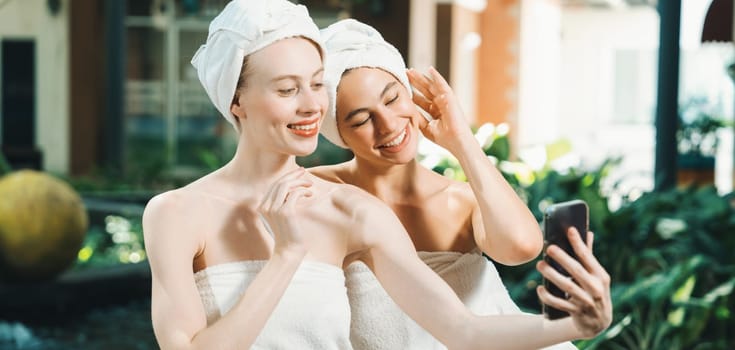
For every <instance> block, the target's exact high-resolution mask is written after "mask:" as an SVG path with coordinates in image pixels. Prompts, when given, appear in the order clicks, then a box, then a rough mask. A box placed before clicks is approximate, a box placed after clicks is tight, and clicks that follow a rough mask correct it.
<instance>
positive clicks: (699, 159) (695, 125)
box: [676, 98, 725, 185]
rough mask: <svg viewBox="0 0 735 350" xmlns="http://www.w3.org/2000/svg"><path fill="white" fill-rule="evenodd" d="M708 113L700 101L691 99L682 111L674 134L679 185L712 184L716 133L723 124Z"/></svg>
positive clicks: (707, 109)
mask: <svg viewBox="0 0 735 350" xmlns="http://www.w3.org/2000/svg"><path fill="white" fill-rule="evenodd" d="M710 110H711V108H709V107H708V105H707V101H706V99H703V98H695V99H692V100H690V101H689V102H688V103H687V104H686V105H685V106H684V108H682V113H681V115H680V116H679V127H678V129H677V132H676V139H677V148H678V157H677V163H678V168H679V173H678V182H679V184H680V185H690V184H712V183H714V180H715V155H716V154H717V146H718V144H719V138H718V135H717V132H718V130H719V129H720V128H722V127H724V126H725V123H724V122H723V121H722V120H721V119H719V118H717V117H715V114H714V113H712V112H711V111H710Z"/></svg>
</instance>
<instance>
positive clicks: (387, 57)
mask: <svg viewBox="0 0 735 350" xmlns="http://www.w3.org/2000/svg"><path fill="white" fill-rule="evenodd" d="M321 35H322V41H323V42H324V47H325V48H326V50H327V58H326V59H325V62H324V81H325V83H326V84H325V85H326V87H327V92H328V94H329V107H328V108H327V115H326V116H325V118H324V121H323V122H322V128H321V133H322V135H324V136H325V137H326V138H327V140H329V141H331V142H332V143H333V144H335V145H337V146H340V147H343V148H348V147H347V145H345V143H344V142H343V141H342V137H341V136H340V135H339V130H338V129H337V111H336V104H337V86H338V85H339V81H340V80H341V79H342V74H343V73H344V72H345V71H346V70H348V69H352V68H357V67H372V68H380V69H382V70H384V71H386V72H388V73H391V74H393V76H395V77H396V79H398V81H400V82H401V83H402V84H403V85H404V86H405V87H406V90H408V94H409V96H411V85H410V83H409V82H408V76H407V75H406V63H405V62H404V61H403V57H402V56H401V53H400V52H398V50H397V49H396V48H395V47H393V45H391V44H389V43H388V42H387V41H385V40H384V39H383V36H381V35H380V33H379V32H378V31H377V30H375V28H373V27H371V26H369V25H367V24H364V23H361V22H358V21H356V20H354V19H345V20H342V21H339V22H337V23H334V24H332V25H330V26H329V27H327V28H324V29H322V31H321Z"/></svg>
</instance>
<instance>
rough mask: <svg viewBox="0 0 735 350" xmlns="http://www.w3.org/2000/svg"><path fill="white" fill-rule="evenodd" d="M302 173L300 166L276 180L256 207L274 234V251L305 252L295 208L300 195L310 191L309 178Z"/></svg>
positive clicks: (279, 252)
mask: <svg viewBox="0 0 735 350" xmlns="http://www.w3.org/2000/svg"><path fill="white" fill-rule="evenodd" d="M304 174H306V170H305V169H304V168H302V167H299V168H298V169H297V170H294V171H291V172H288V173H286V174H285V175H283V176H282V177H281V178H280V179H278V180H276V182H274V183H273V185H271V188H270V189H269V190H268V193H266V195H265V197H263V200H262V201H261V203H260V206H259V207H258V211H259V212H260V214H261V215H262V216H263V218H264V219H265V221H266V222H267V223H268V226H269V227H270V229H271V231H272V234H273V239H274V241H275V247H274V251H273V254H282V253H297V254H302V255H304V254H306V248H305V245H304V239H303V236H302V234H301V232H300V230H299V222H298V221H299V215H298V209H297V208H296V204H297V203H298V201H299V200H300V199H302V198H303V197H311V195H312V191H311V189H309V187H311V185H312V181H311V180H309V179H308V178H304Z"/></svg>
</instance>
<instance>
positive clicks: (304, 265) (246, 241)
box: [143, 0, 611, 349]
mask: <svg viewBox="0 0 735 350" xmlns="http://www.w3.org/2000/svg"><path fill="white" fill-rule="evenodd" d="M322 53H323V50H322V49H321V46H320V45H319V34H318V29H317V28H316V26H315V25H314V23H313V22H312V21H311V19H310V18H309V17H308V13H307V11H306V9H305V8H304V7H302V6H297V5H294V4H292V3H290V2H288V1H286V0H269V1H267V2H266V1H251V0H235V1H232V2H231V3H230V4H228V5H227V6H226V7H225V9H224V10H223V12H222V13H220V14H219V15H218V16H217V18H215V19H214V20H213V21H212V23H211V25H210V28H209V35H208V38H207V42H206V44H205V45H203V46H202V47H201V48H200V49H199V51H198V52H197V53H196V55H195V57H194V58H193V60H192V63H193V64H194V66H195V67H196V68H197V73H198V75H199V78H200V81H201V82H202V84H203V85H204V88H205V90H206V91H207V93H208V95H209V97H210V98H211V100H212V101H213V102H214V104H215V106H216V107H217V109H218V110H219V111H220V112H221V113H222V115H223V116H224V117H225V118H226V119H227V120H228V121H229V122H231V123H232V124H233V126H234V127H235V129H236V130H237V132H238V141H239V143H238V146H237V150H236V153H235V155H234V156H233V158H232V160H231V161H230V162H229V163H227V164H226V165H224V166H223V167H222V168H220V169H218V170H216V171H214V172H212V173H210V174H208V175H206V176H204V177H202V178H200V179H199V180H196V181H194V182H193V183H191V184H189V185H187V186H184V187H182V188H179V189H175V190H172V191H168V192H165V193H162V194H160V195H158V196H156V197H155V198H153V199H152V200H151V201H150V202H149V203H148V205H147V206H146V209H145V213H144V216H143V230H144V234H145V243H146V249H147V253H148V256H149V261H150V265H151V273H152V295H151V317H152V321H153V329H154V332H155V335H156V339H157V340H158V342H159V345H160V346H161V348H164V349H245V348H255V349H350V348H352V345H351V344H350V342H349V323H350V320H349V312H350V310H349V303H348V299H347V293H346V290H345V285H344V272H343V269H342V268H343V266H347V265H348V264H350V263H352V262H355V261H361V262H363V263H364V264H366V265H367V266H369V268H370V270H371V271H372V272H373V273H374V274H375V275H376V276H377V278H378V280H379V281H380V283H381V284H382V286H383V287H384V288H385V290H387V291H388V293H389V294H390V296H391V297H392V298H393V299H394V300H395V301H396V302H397V303H398V305H400V307H401V308H402V309H404V310H405V311H406V312H407V313H408V314H409V315H411V317H413V318H414V319H416V320H417V322H418V323H419V324H420V325H421V326H422V327H424V328H426V329H428V330H429V331H430V332H431V333H432V334H434V335H435V336H436V337H437V338H438V339H440V340H441V341H442V342H443V343H445V344H447V345H448V346H450V347H451V348H456V349H476V348H503V349H515V348H523V349H528V348H537V347H540V346H544V345H547V344H553V343H556V342H560V341H564V340H568V339H575V338H580V337H585V338H586V337H592V336H594V335H596V334H597V333H598V332H600V331H601V330H602V329H604V328H605V327H607V326H608V325H609V323H610V316H611V313H610V310H609V309H608V308H607V307H606V304H607V303H609V298H606V290H601V291H600V293H601V294H600V298H602V299H603V301H604V303H602V304H600V303H595V302H594V301H592V300H590V301H589V303H588V304H587V306H589V309H588V310H586V312H576V313H574V315H573V317H572V318H568V319H565V320H559V321H549V320H545V319H543V318H541V317H536V316H524V315H517V316H497V317H478V316H475V315H473V314H472V313H470V312H469V311H468V310H467V308H465V307H464V305H463V304H462V302H461V301H460V300H459V299H458V298H457V296H456V295H455V294H454V293H453V292H452V290H451V288H450V287H449V286H447V285H446V283H444V282H443V281H442V280H441V279H440V278H439V277H438V276H437V275H436V274H435V273H434V272H433V271H432V270H431V269H429V268H428V267H427V266H426V265H424V264H423V263H422V262H421V260H420V259H419V258H418V257H417V256H416V253H415V250H414V247H413V245H412V244H411V240H410V239H409V238H408V235H407V234H406V232H405V229H404V228H403V226H402V225H401V223H400V221H399V220H398V218H397V217H396V216H395V215H394V214H393V212H392V211H391V210H390V208H388V207H387V206H385V205H384V204H382V203H381V202H380V201H379V200H377V199H376V198H374V197H372V196H370V195H369V194H367V193H365V192H364V191H362V190H359V189H358V188H356V187H353V186H349V185H339V184H334V183H331V182H327V181H324V180H321V179H319V178H317V177H315V176H313V175H311V174H309V173H307V172H306V171H305V170H304V169H302V168H300V167H299V166H298V165H297V164H296V162H295V155H306V154H309V153H311V152H313V151H314V149H315V148H316V142H317V139H318V138H317V136H318V130H319V125H320V123H321V121H322V119H323V116H324V112H325V110H326V108H327V101H328V99H327V94H326V91H325V89H324V88H323V87H322V72H323V62H322ZM233 72H234V73H233ZM575 244H576V247H577V249H578V252H579V254H580V255H582V256H583V257H586V256H588V254H587V252H588V251H587V250H586V249H585V248H584V243H583V242H581V241H579V240H577V241H576V242H575ZM586 254H587V255H586ZM566 259H570V258H569V257H568V256H566ZM561 262H562V264H565V263H566V264H565V266H567V267H568V268H570V269H572V270H573V271H575V273H576V272H578V273H579V274H584V273H587V272H586V270H584V269H583V270H584V271H581V270H580V271H576V270H575V269H574V268H575V266H577V265H574V263H573V262H571V261H569V260H562V261H561ZM597 266H599V265H597ZM598 268H599V267H598ZM577 270H578V269H577ZM549 276H550V277H551V278H554V279H556V280H558V281H559V282H564V281H565V279H564V278H563V277H560V276H557V275H554V274H553V273H550V274H549ZM575 276H577V275H576V274H575ZM578 278H580V279H581V280H584V278H583V277H582V276H581V275H579V277H578ZM563 287H566V288H565V290H567V291H568V292H569V293H570V294H572V295H575V296H579V297H580V298H582V297H584V296H587V292H586V291H585V290H584V289H582V288H579V287H576V285H573V284H566V285H563ZM585 288H586V289H589V288H587V287H585ZM541 297H542V298H546V296H545V295H543V294H542V295H541ZM559 302H560V303H561V301H559ZM429 306H430V307H429ZM527 334H534V337H532V338H528V337H525V336H524V335H527Z"/></svg>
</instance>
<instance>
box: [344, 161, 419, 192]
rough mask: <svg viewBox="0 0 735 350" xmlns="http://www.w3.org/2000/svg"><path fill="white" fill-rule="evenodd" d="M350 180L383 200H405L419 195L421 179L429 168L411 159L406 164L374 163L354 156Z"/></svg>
mask: <svg viewBox="0 0 735 350" xmlns="http://www.w3.org/2000/svg"><path fill="white" fill-rule="evenodd" d="M351 163H352V164H351V173H352V176H351V178H352V179H351V180H352V181H351V182H352V184H353V185H355V186H358V187H360V188H362V189H363V190H365V191H367V192H370V193H371V194H372V195H374V196H376V197H378V198H380V199H381V200H383V201H384V202H392V203H400V202H405V201H406V200H407V199H410V198H411V197H413V196H417V195H421V194H422V192H423V191H422V188H421V186H420V185H419V184H420V183H422V181H421V179H422V178H423V177H425V176H426V172H430V170H428V169H426V168H424V167H422V166H421V165H420V164H418V162H417V161H416V160H415V159H413V160H411V161H410V162H408V163H406V164H389V165H385V164H380V165H376V164H373V163H370V162H369V161H366V160H364V159H360V158H357V157H355V159H354V160H353V161H352V162H351Z"/></svg>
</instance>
